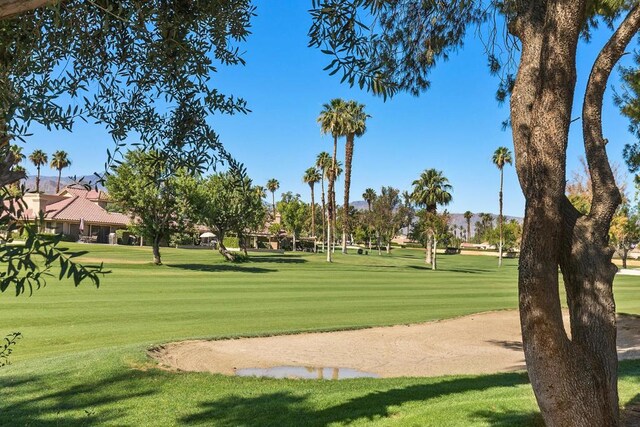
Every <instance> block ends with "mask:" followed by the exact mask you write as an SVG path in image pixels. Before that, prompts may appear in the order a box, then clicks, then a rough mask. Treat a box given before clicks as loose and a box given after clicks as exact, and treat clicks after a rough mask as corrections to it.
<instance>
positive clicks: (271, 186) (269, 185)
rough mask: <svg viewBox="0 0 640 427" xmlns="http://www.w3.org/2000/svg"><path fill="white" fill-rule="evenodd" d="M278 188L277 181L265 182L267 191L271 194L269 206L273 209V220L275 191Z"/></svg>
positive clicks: (274, 215) (273, 179) (274, 217)
mask: <svg viewBox="0 0 640 427" xmlns="http://www.w3.org/2000/svg"><path fill="white" fill-rule="evenodd" d="M278 188H280V183H279V182H278V180H277V179H275V178H272V179H270V180H269V181H267V190H269V191H270V192H271V206H272V207H273V220H274V221H275V219H276V191H277V190H278Z"/></svg>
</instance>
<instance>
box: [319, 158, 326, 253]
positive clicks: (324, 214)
mask: <svg viewBox="0 0 640 427" xmlns="http://www.w3.org/2000/svg"><path fill="white" fill-rule="evenodd" d="M320 184H321V186H322V251H323V252H324V239H325V233H326V229H327V226H326V221H327V208H326V206H325V198H324V168H322V177H321V178H320Z"/></svg>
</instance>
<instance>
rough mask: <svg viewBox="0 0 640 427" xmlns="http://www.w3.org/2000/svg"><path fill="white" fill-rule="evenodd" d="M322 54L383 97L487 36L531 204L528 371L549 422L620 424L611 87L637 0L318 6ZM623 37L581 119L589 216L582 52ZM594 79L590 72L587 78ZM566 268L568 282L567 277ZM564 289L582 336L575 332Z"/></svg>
mask: <svg viewBox="0 0 640 427" xmlns="http://www.w3.org/2000/svg"><path fill="white" fill-rule="evenodd" d="M312 5H313V9H312V10H311V15H312V20H313V22H312V25H311V28H310V31H309V35H310V43H309V44H310V45H311V46H316V47H318V48H320V49H321V50H322V51H323V52H324V53H325V54H327V55H328V56H329V58H330V60H329V61H330V62H329V64H328V65H327V67H326V68H327V70H328V71H329V72H330V73H332V74H338V73H339V74H340V75H341V76H342V80H343V81H346V82H347V83H349V84H351V85H354V84H357V85H359V86H360V87H362V88H366V89H368V90H370V91H372V92H374V93H376V94H379V95H381V96H383V97H388V96H391V95H393V94H395V93H397V92H400V91H408V92H410V93H413V94H415V95H418V94H420V93H421V92H423V91H424V90H426V89H427V88H428V87H429V85H430V82H429V73H430V71H431V70H432V68H433V67H434V66H435V65H436V64H438V63H439V62H442V61H444V60H446V59H447V57H448V55H450V54H451V53H452V52H455V51H457V50H458V49H460V48H461V47H462V46H463V41H464V38H465V35H466V34H467V32H468V31H469V30H476V31H477V33H478V34H481V35H482V38H483V41H484V42H485V45H486V50H487V58H488V61H487V62H488V64H489V71H490V72H491V73H495V74H496V75H498V76H499V77H500V83H499V85H498V90H497V98H498V100H499V101H507V100H508V101H509V112H510V114H509V119H508V121H507V124H508V125H510V129H511V133H512V136H513V143H514V151H515V159H516V171H517V173H518V178H519V181H520V185H521V187H522V190H523V193H524V196H525V200H526V207H525V220H524V224H523V235H522V244H521V255H520V268H519V276H518V287H519V297H520V319H521V326H522V335H523V347H524V353H525V357H526V361H527V370H528V373H529V378H530V379H531V383H532V387H533V390H534V393H535V396H536V399H537V402H538V405H539V407H540V410H541V412H542V416H543V418H544V420H545V422H546V423H547V424H548V425H562V426H604V425H607V426H615V425H619V420H620V411H619V401H618V389H617V382H618V377H617V369H618V366H617V365H618V361H617V353H616V339H615V338H616V317H615V316H616V315H615V300H614V295H613V286H612V284H613V278H614V276H615V273H616V270H617V269H616V267H615V266H614V265H613V264H612V263H611V257H612V255H613V248H611V247H610V245H609V228H610V225H611V220H612V218H613V215H614V213H615V212H616V209H617V207H618V205H619V204H620V202H621V200H622V199H621V196H620V192H619V190H618V188H617V186H616V183H615V178H614V175H613V173H612V171H611V167H610V165H609V161H608V158H607V153H606V144H607V140H606V138H605V137H604V135H603V128H602V107H603V102H604V94H605V90H606V88H607V82H608V81H609V77H610V75H611V73H612V72H613V70H614V68H615V66H616V64H617V63H618V61H619V60H620V58H621V57H622V55H624V53H625V50H626V49H627V47H628V46H629V44H630V43H631V41H632V40H633V39H634V37H635V36H636V35H637V33H638V30H639V29H640V4H639V2H638V1H637V0H633V1H632V0H573V1H567V0H526V1H525V0H507V1H482V0H476V1H472V0H455V1H422V0H406V1H398V0H313V1H312ZM602 24H604V25H605V26H607V27H609V28H610V29H611V30H612V31H611V36H610V38H609V40H608V41H607V42H606V43H605V44H604V46H602V47H601V50H600V52H599V53H598V55H597V57H596V59H595V61H594V63H593V65H592V67H591V70H590V74H589V77H588V79H587V85H586V87H585V90H584V93H583V99H582V105H581V107H582V112H581V114H579V116H580V119H581V125H582V131H583V132H582V134H583V143H584V149H585V155H586V161H587V166H588V168H589V171H590V173H591V177H592V182H591V185H592V194H593V200H592V203H591V206H590V210H589V212H588V213H587V214H583V213H580V212H579V211H578V210H576V209H575V208H574V207H573V206H572V205H571V203H570V201H569V200H568V199H567V197H566V194H565V187H566V181H567V179H566V158H567V146H568V139H569V128H570V127H571V125H572V123H574V121H573V118H574V115H573V114H572V113H573V105H574V100H575V99H576V78H577V73H578V70H577V62H576V53H577V47H578V44H579V43H580V41H581V40H585V39H586V40H588V39H589V38H590V36H591V31H592V30H593V28H594V27H595V26H597V25H602ZM582 71H587V72H588V70H582ZM558 268H559V269H560V271H561V272H562V275H561V276H560V277H558ZM560 280H562V282H563V285H564V288H565V290H566V295H567V305H568V308H569V313H570V316H569V317H570V329H571V338H569V334H568V333H567V331H566V330H565V328H564V324H563V320H562V304H561V301H560V292H559V286H560Z"/></svg>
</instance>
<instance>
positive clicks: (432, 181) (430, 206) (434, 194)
mask: <svg viewBox="0 0 640 427" xmlns="http://www.w3.org/2000/svg"><path fill="white" fill-rule="evenodd" d="M451 190H453V187H452V186H451V184H449V180H448V179H447V178H446V177H445V176H444V175H442V171H439V170H436V169H426V170H425V171H424V172H422V173H421V174H420V178H418V179H416V180H415V181H413V192H412V193H411V197H412V198H413V201H414V202H415V203H416V205H418V206H424V207H425V209H426V211H427V212H429V213H432V214H435V213H436V211H437V209H438V205H448V204H449V203H450V202H451V199H452V197H451V193H450V191H451ZM432 243H433V238H432V236H429V238H428V239H427V254H426V257H425V262H426V263H431V260H432V257H431V254H432Z"/></svg>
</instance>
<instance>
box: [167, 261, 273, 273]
mask: <svg viewBox="0 0 640 427" xmlns="http://www.w3.org/2000/svg"><path fill="white" fill-rule="evenodd" d="M167 266H168V267H171V268H180V269H183V270H191V271H204V272H211V273H215V272H218V273H219V272H234V273H274V272H276V271H277V270H273V269H270V268H261V267H247V266H246V263H245V264H231V263H228V264H167Z"/></svg>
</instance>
